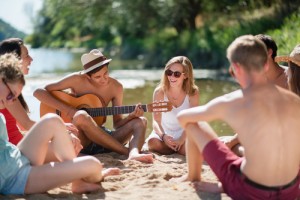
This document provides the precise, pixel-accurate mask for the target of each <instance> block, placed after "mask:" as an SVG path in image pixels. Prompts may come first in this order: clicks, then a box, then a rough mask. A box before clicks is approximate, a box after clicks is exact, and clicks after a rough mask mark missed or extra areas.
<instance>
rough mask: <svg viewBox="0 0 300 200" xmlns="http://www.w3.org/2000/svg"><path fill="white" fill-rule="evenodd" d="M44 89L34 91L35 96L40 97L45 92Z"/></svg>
mask: <svg viewBox="0 0 300 200" xmlns="http://www.w3.org/2000/svg"><path fill="white" fill-rule="evenodd" d="M44 91H45V90H44V89H41V88H38V89H36V90H35V91H34V92H33V96H34V97H35V98H37V99H39V98H40V96H41V94H42V93H43V92H44Z"/></svg>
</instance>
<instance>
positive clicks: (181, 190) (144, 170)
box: [0, 153, 231, 200]
mask: <svg viewBox="0 0 300 200" xmlns="http://www.w3.org/2000/svg"><path fill="white" fill-rule="evenodd" d="M154 155H155V161H154V163H153V164H144V163H140V162H137V161H129V160H126V159H125V157H124V156H121V155H119V154H116V153H106V154H98V155H96V157H97V158H98V159H99V160H100V161H101V162H102V163H103V165H104V168H108V167H118V168H120V169H121V174H120V175H117V176H110V177H106V178H105V179H104V181H103V182H102V183H101V186H102V189H101V190H99V191H97V192H94V193H90V194H82V195H78V194H72V192H71V185H70V184H68V185H64V186H61V187H59V188H54V189H52V190H49V191H48V192H47V193H43V194H34V195H24V196H22V195H10V196H3V195H0V199H39V200H47V199H107V200H116V199H122V200H123V199H124V200H127V199H128V200H129V199H130V200H142V199H147V200H152V199H153V200H160V199H170V200H193V199H212V200H217V199H222V200H223V199H224V200H228V199H231V198H229V197H228V196H227V195H226V194H224V193H222V194H213V193H206V192H200V191H196V190H195V189H194V188H193V187H192V186H191V185H190V184H189V183H187V182H185V183H173V182H171V181H169V179H171V178H173V177H179V176H181V175H182V174H185V173H186V172H187V164H186V159H185V157H184V156H181V155H178V154H173V155H167V156H165V155H163V156H162V155H157V154H154ZM202 172H203V176H202V177H203V180H206V181H209V182H216V180H217V179H216V177H215V175H214V173H213V172H212V171H211V169H210V168H209V167H208V166H206V165H204V166H203V167H202Z"/></svg>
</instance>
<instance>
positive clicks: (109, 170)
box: [101, 168, 121, 181]
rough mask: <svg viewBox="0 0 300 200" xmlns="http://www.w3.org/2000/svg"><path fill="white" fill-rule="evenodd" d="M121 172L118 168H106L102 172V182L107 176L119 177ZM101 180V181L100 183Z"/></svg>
mask: <svg viewBox="0 0 300 200" xmlns="http://www.w3.org/2000/svg"><path fill="white" fill-rule="evenodd" d="M120 172H121V170H120V169H119V168H107V169H104V170H102V180H103V179H104V178H105V177H107V176H115V175H119V174H120ZM102 180H101V181H102Z"/></svg>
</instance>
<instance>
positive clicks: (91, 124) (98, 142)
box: [34, 49, 153, 163]
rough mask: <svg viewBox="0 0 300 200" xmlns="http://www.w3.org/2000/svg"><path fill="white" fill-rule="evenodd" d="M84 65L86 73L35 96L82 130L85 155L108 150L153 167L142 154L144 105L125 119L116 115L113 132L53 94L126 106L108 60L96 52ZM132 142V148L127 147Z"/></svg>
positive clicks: (150, 159) (84, 58)
mask: <svg viewBox="0 0 300 200" xmlns="http://www.w3.org/2000/svg"><path fill="white" fill-rule="evenodd" d="M81 61H82V64H83V67H84V70H83V71H81V72H76V73H73V74H71V75H69V76H66V77H65V78H63V79H62V80H59V81H57V82H54V83H51V84H48V85H46V86H45V88H44V89H37V90H36V91H35V92H34V96H35V97H36V98H37V99H39V100H40V101H41V102H42V103H44V104H46V105H49V106H51V107H53V108H56V109H58V110H60V111H61V112H63V113H65V114H66V115H67V116H68V117H69V118H70V119H72V123H73V124H74V125H75V126H76V127H77V128H78V130H79V135H78V137H79V139H80V140H81V143H82V145H83V147H84V148H83V150H82V151H81V152H82V153H84V154H90V155H93V154H97V153H103V152H105V151H106V150H107V149H109V150H112V151H114V152H117V153H119V154H123V155H127V156H128V159H129V160H137V161H140V162H144V163H153V155H152V154H144V153H141V152H140V151H141V148H142V146H143V144H144V140H145V132H146V125H147V119H146V118H145V117H142V116H143V114H144V110H143V109H142V106H141V105H140V104H137V105H136V106H135V109H134V110H133V112H131V113H130V114H129V115H128V116H127V117H125V118H123V117H122V115H121V114H116V115H113V125H114V128H115V130H114V131H109V130H107V129H105V128H104V127H103V126H102V124H97V123H96V121H95V120H94V119H93V118H92V117H91V116H90V115H89V114H88V113H87V112H86V111H84V110H78V108H76V107H72V106H70V105H68V104H67V103H64V102H63V101H60V100H58V99H57V98H55V97H54V96H53V95H52V94H51V92H53V91H62V90H70V91H71V94H72V95H73V96H76V97H80V96H83V95H86V94H93V95H96V96H97V97H98V98H99V99H100V100H101V103H102V106H103V107H106V106H107V105H108V104H109V103H110V102H111V103H112V106H121V105H122V103H123V86H122V84H121V83H120V82H119V81H117V80H116V79H114V78H112V77H110V76H109V72H108V64H109V62H110V61H111V59H107V58H106V57H105V56H103V54H102V53H101V52H100V51H99V50H97V49H94V50H92V51H91V52H90V53H88V54H83V55H82V57H81ZM127 142H129V148H126V147H125V146H124V144H126V143H127Z"/></svg>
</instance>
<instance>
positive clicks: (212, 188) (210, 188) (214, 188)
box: [192, 181, 223, 193]
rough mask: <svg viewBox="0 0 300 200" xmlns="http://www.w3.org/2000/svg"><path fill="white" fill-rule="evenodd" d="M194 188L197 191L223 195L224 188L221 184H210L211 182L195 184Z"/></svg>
mask: <svg viewBox="0 0 300 200" xmlns="http://www.w3.org/2000/svg"><path fill="white" fill-rule="evenodd" d="M192 184H193V187H194V188H195V189H196V190H200V191H204V192H211V193H222V192H223V188H222V184H221V183H220V182H218V183H210V182H202V181H201V182H193V183H192Z"/></svg>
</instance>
